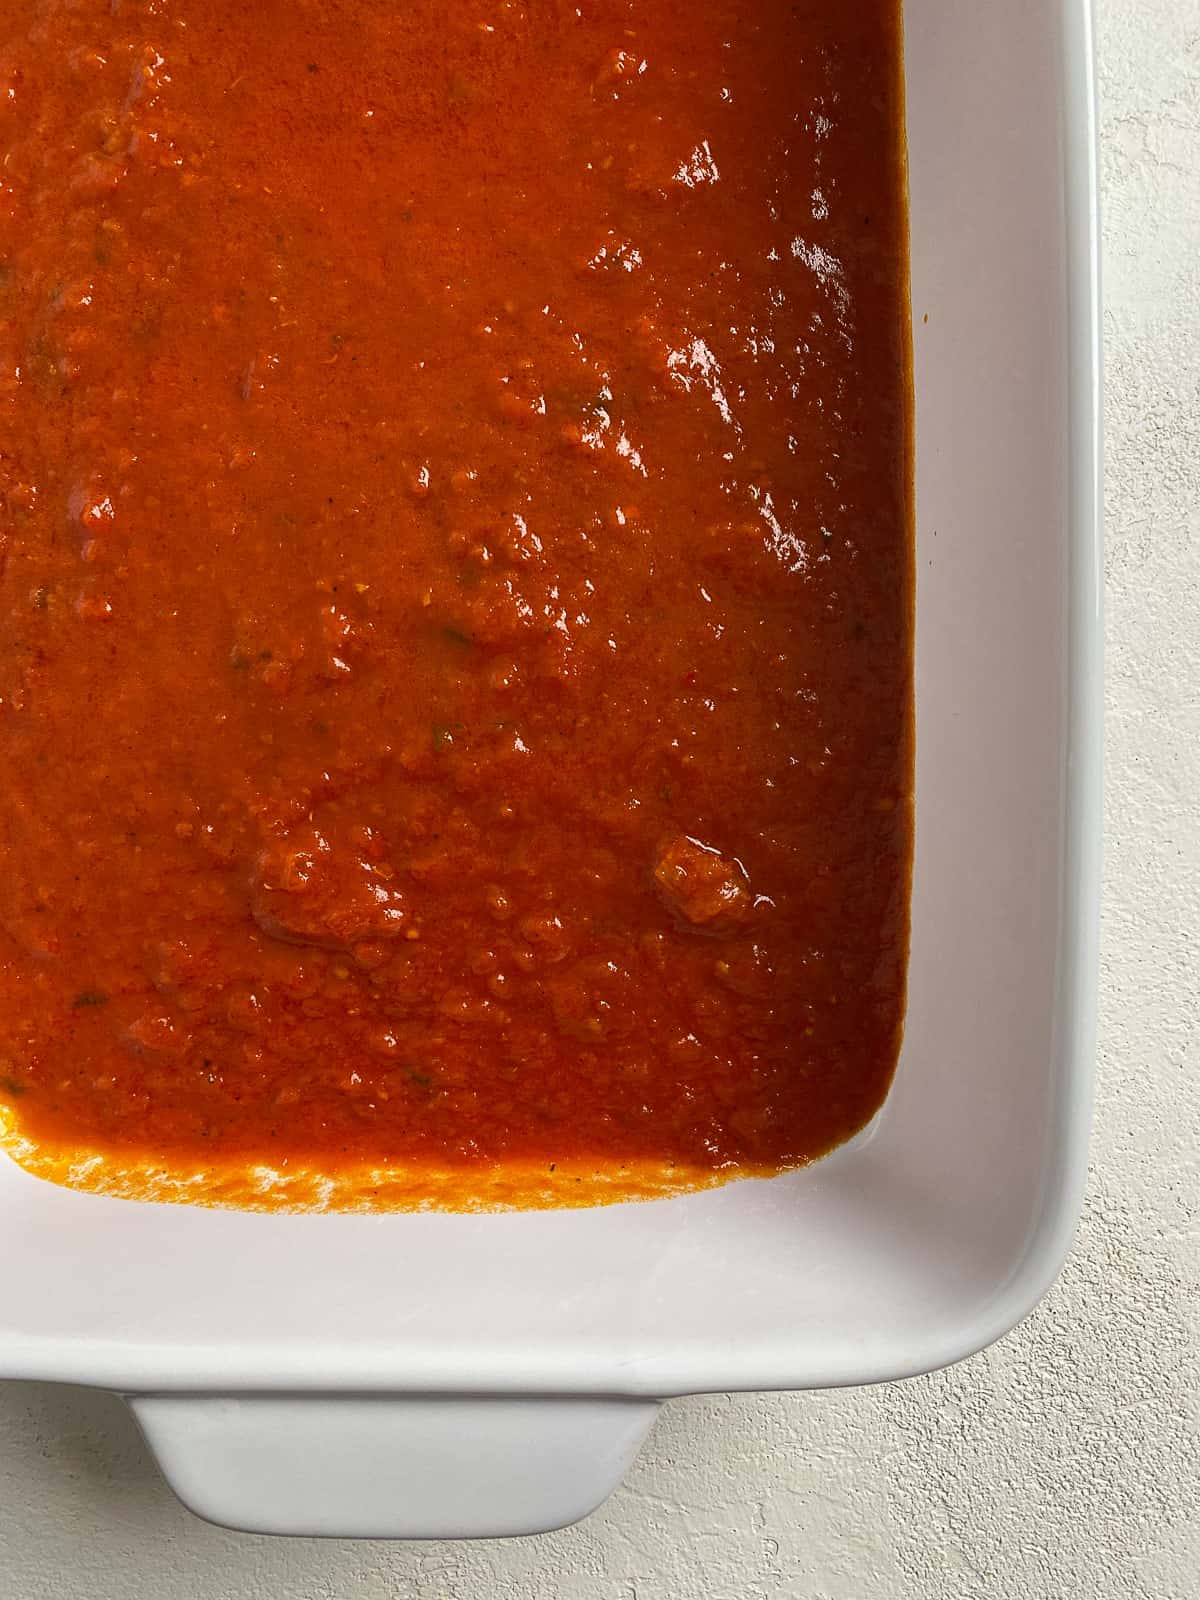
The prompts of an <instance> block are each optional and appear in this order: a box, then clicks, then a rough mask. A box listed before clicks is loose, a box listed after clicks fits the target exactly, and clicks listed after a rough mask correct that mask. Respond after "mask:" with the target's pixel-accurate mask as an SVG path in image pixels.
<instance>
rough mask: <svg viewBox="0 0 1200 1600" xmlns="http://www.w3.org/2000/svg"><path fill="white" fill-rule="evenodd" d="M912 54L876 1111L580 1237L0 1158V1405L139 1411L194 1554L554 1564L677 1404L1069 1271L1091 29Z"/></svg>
mask: <svg viewBox="0 0 1200 1600" xmlns="http://www.w3.org/2000/svg"><path fill="white" fill-rule="evenodd" d="M906 51H907V75H908V107H909V148H910V160H911V182H912V236H913V306H914V342H915V357H916V390H917V508H918V509H917V526H918V597H917V751H918V754H917V824H916V868H915V886H914V902H913V914H914V915H913V942H912V966H911V980H910V1003H909V1020H908V1030H907V1037H906V1040H905V1045H904V1051H903V1056H902V1060H901V1063H900V1068H899V1072H898V1075H897V1079H896V1084H895V1088H894V1090H893V1092H892V1095H891V1097H890V1099H889V1100H888V1102H887V1104H886V1106H885V1107H884V1110H883V1112H882V1113H881V1115H880V1116H879V1118H878V1119H877V1121H876V1122H875V1124H874V1125H873V1126H872V1127H871V1129H869V1130H868V1132H867V1133H866V1134H865V1135H863V1136H861V1137H860V1138H858V1139H857V1140H855V1141H854V1142H853V1144H852V1145H850V1146H847V1147H845V1148H844V1149H842V1150H841V1151H839V1152H836V1153H835V1154H834V1155H832V1156H831V1157H829V1158H827V1159H826V1160H824V1161H822V1162H820V1163H818V1164H817V1165H816V1166H815V1167H812V1168H810V1169H809V1170H808V1171H805V1172H800V1173H794V1174H791V1175H789V1176H786V1177H782V1178H778V1179H774V1180H771V1181H768V1182H743V1183H734V1184H731V1185H729V1186H728V1187H726V1188H723V1189H719V1190H715V1191H712V1192H709V1193H705V1194H698V1195H694V1196H690V1197H686V1198H680V1199H673V1200H665V1201H657V1202H653V1203H649V1204H643V1205H622V1206H614V1207H609V1208H603V1209H598V1210H592V1211H566V1212H548V1213H532V1214H524V1215H520V1214H518V1215H495V1216H438V1215H431V1216H411V1215H410V1216H404V1215H396V1216H378V1217H367V1216H332V1215H326V1216H316V1215H309V1216H271V1215H259V1214H248V1213H234V1212H222V1211H212V1210H203V1209H198V1208H189V1207H186V1206H168V1205H157V1204H147V1203H139V1202H134V1201H126V1200H116V1199H110V1198H102V1197H99V1196H95V1195H87V1194H82V1193H78V1192H73V1191H69V1190H66V1189H62V1188H56V1187H54V1186H52V1185H51V1184H49V1183H46V1182H43V1181H41V1180H39V1179H36V1178H33V1177H31V1176H29V1175H28V1174H26V1173H25V1172H23V1171H22V1170H21V1169H19V1168H18V1167H17V1166H15V1165H13V1164H12V1163H11V1162H9V1161H7V1160H6V1159H4V1158H0V1282H2V1283H3V1306H2V1309H0V1372H3V1373H4V1374H6V1375H8V1376H12V1377H22V1378H43V1379H63V1380H70V1381H72V1382H77V1383H87V1384H97V1385H103V1386H106V1387H110V1388H115V1389H120V1390H122V1391H124V1392H126V1393H128V1394H129V1395H130V1396H131V1400H132V1404H133V1406H134V1409H135V1411H136V1412H137V1415H138V1417H139V1420H140V1422H141V1424H142V1427H143V1429H144V1430H145V1433H146V1436H147V1438H148V1439H149V1441H150V1444H151V1446H152V1448H153V1449H154V1451H155V1453H156V1454H157V1456H158V1458H159V1460H160V1462H161V1463H162V1466H163V1469H164V1471H165V1472H166V1474H167V1476H168V1478H169V1479H170V1481H171V1482H172V1483H173V1484H174V1486H175V1487H176V1489H177V1490H178V1491H179V1493H180V1494H181V1496H182V1497H183V1499H184V1500H185V1501H186V1502H187V1503H188V1504H189V1505H191V1506H192V1507H194V1508H195V1509H196V1510H197V1511H199V1512H201V1513H202V1514H203V1515H205V1516H208V1517H212V1518H214V1519H215V1520H218V1521H221V1522H226V1523H230V1524H233V1525H235V1526H240V1527H245V1528H254V1529H261V1530H278V1531H295V1532H311V1533H359V1534H480V1533H508V1532H517V1531H527V1530H534V1529H540V1528H546V1527H549V1526H552V1525H555V1524H558V1523H562V1522H565V1521H568V1520H570V1519H572V1518H574V1517H577V1516H579V1515H581V1514H582V1513H584V1512H585V1511H587V1510H588V1509H590V1508H591V1507H592V1506H594V1505H595V1504H596V1503H597V1502H598V1501H599V1500H600V1499H602V1498H603V1496H604V1495H605V1494H607V1492H608V1491H609V1490H610V1489H611V1488H612V1487H613V1485H614V1483H615V1482H616V1481H617V1480H618V1479H619V1477H620V1474H621V1472H622V1471H623V1470H624V1467H625V1466H626V1464H627V1463H628V1461H629V1460H630V1458H631V1456H632V1455H633V1453H634V1452H635V1450H636V1449H637V1445H638V1442H639V1440H640V1439H641V1437H642V1435H643V1434H644V1432H645V1430H646V1428H647V1427H648V1426H649V1425H650V1422H651V1420H652V1418H653V1416H654V1413H655V1409H656V1406H657V1403H658V1401H659V1400H660V1398H662V1397H663V1396H669V1395H673V1394H681V1393H688V1392H692V1391H697V1390H714V1389H772V1388H803V1387H818V1386H824V1385H835V1384H836V1385H844V1384H858V1383H870V1382H874V1381H877V1380H879V1379H888V1378H899V1377H903V1376H905V1375H907V1374H911V1373H916V1372H920V1371H923V1370H926V1369H928V1368H930V1367H934V1366H937V1365H939V1364H941V1363H944V1362H949V1361H955V1360H957V1359H959V1358H960V1357H962V1356H965V1355H968V1354H970V1353H971V1352H972V1351H975V1350H978V1349H979V1348H980V1346H982V1345H984V1344H986V1343H987V1342H988V1341H989V1340H991V1339H995V1338H996V1337H997V1336H998V1335H1000V1334H1001V1333H1003V1332H1004V1331H1005V1330H1006V1329H1008V1328H1009V1327H1011V1326H1012V1324H1013V1323H1014V1322H1015V1321H1017V1319H1018V1318H1020V1317H1021V1316H1023V1315H1024V1314H1025V1313H1026V1312H1027V1311H1028V1310H1029V1308H1030V1307H1031V1306H1032V1305H1033V1304H1034V1302H1035V1301H1036V1300H1037V1299H1038V1297H1039V1296H1040V1295H1041V1294H1042V1293H1043V1292H1044V1290H1045V1289H1046V1288H1047V1286H1048V1285H1049V1284H1050V1283H1051V1281H1052V1280H1053V1278H1054V1276H1055V1274H1056V1272H1057V1271H1058V1267H1059V1264H1060V1262H1061V1260H1062V1257H1063V1254H1064V1252H1065V1250H1066V1248H1067V1245H1068V1242H1069V1240H1070V1236H1071V1232H1072V1229H1073V1226H1074V1222H1075V1217H1076V1212H1077V1207H1078V1204H1079V1195H1080V1188H1081V1184H1082V1181H1083V1174H1084V1164H1085V1141H1086V1129H1087V1121H1088V1109H1089V1097H1090V1096H1089V1079H1090V1068H1091V1057H1092V1028H1093V1009H1094V997H1093V981H1094V967H1095V913H1096V893H1097V865H1098V860H1097V858H1098V833H1099V783H1100V774H1099V765H1100V732H1099V717H1098V705H1099V672H1100V664H1099V637H1100V634H1099V617H1098V606H1099V595H1098V583H1099V568H1098V563H1097V521H1096V518H1097V495H1096V474H1097V401H1098V371H1097V340H1096V316H1097V285H1096V215H1095V192H1094V171H1093V148H1092V146H1093V126H1092V85H1091V43H1090V18H1089V15H1088V8H1087V4H1086V0H1009V3H1008V4H1006V5H1003V6H988V5H963V4H962V3H961V0H909V4H908V7H907V46H906ZM926 314H928V322H926V321H925V317H926Z"/></svg>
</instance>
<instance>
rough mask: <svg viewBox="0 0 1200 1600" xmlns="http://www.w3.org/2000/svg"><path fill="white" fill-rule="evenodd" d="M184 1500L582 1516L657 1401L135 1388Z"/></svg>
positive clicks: (420, 1529) (244, 1522) (210, 1507)
mask: <svg viewBox="0 0 1200 1600" xmlns="http://www.w3.org/2000/svg"><path fill="white" fill-rule="evenodd" d="M128 1398H129V1404H130V1408H131V1410H132V1411H133V1414H134V1417H135V1418H136V1420H137V1423H138V1426H139V1428H140V1429H141V1431H142V1434H143V1436H144V1438H145V1440H146V1443H147V1444H148V1445H149V1447H150V1449H151V1451H152V1452H153V1454H154V1456H155V1459H156V1460H157V1461H158V1464H159V1466H160V1468H161V1469H162V1473H163V1476H164V1477H165V1478H166V1480H167V1482H168V1483H169V1484H170V1486H171V1488H172V1489H173V1490H174V1492H175V1494H176V1495H177V1496H178V1497H179V1499H180V1500H181V1501H182V1502H183V1504H184V1505H185V1506H187V1508H188V1509H189V1510H190V1511H194V1512H195V1513H196V1515H197V1516H200V1517H203V1518H204V1519H205V1520H206V1521H208V1522H214V1523H216V1524H218V1526H221V1527H227V1528H238V1529H240V1530H242V1531H243V1532H247V1533H271V1534H280V1533H282V1534H302V1535H305V1536H313V1535H316V1536H318V1537H322V1538H358V1539H380V1538H383V1539H416V1538H421V1539H438V1538H459V1539H462V1538H470V1539H481V1538H501V1537H510V1536H514V1535H518V1534H530V1533H546V1532H549V1531H550V1530H551V1529H553V1528H562V1527H566V1526H567V1525H568V1524H570V1523H572V1522H578V1521H579V1520H580V1519H581V1518H582V1517H586V1516H587V1515H588V1514H589V1513H590V1512H592V1511H594V1510H595V1509H596V1507H597V1506H598V1505H600V1504H601V1502H602V1501H604V1500H606V1499H607V1498H608V1496H609V1495H610V1494H611V1493H612V1491H613V1489H615V1488H616V1486H617V1484H618V1483H620V1481H621V1479H622V1478H623V1477H624V1476H625V1473H626V1471H627V1470H628V1468H629V1466H630V1464H631V1462H632V1461H633V1458H634V1457H635V1456H636V1454H637V1452H638V1450H639V1448H640V1447H641V1444H642V1441H643V1440H644V1439H645V1437H646V1434H647V1433H648V1431H649V1430H650V1428H651V1427H652V1425H653V1423H654V1418H655V1415H656V1414H657V1412H658V1402H657V1401H654V1400H597V1399H593V1398H587V1397H583V1398H581V1397H578V1396H576V1397H573V1398H571V1399H542V1398H536V1397H530V1396H511V1397H508V1398H496V1397H493V1398H484V1397H479V1396H475V1397H467V1396H462V1395H457V1396H455V1395H429V1396H412V1395H409V1396H404V1397H401V1398H397V1397H395V1396H387V1395H378V1396H374V1395H373V1396H369V1397H365V1398H354V1397H350V1396H346V1395H322V1396H314V1395H275V1396H271V1395H249V1396H247V1395H206V1396H194V1395H138V1396H130V1397H128Z"/></svg>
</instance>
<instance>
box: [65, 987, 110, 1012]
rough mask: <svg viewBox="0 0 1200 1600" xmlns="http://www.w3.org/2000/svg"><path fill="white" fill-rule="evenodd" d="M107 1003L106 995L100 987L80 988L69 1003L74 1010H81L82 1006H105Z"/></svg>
mask: <svg viewBox="0 0 1200 1600" xmlns="http://www.w3.org/2000/svg"><path fill="white" fill-rule="evenodd" d="M107 1004H108V996H107V995H106V994H105V993H104V991H103V990H102V989H81V990H80V991H79V993H78V994H77V995H76V996H75V998H74V1000H72V1001H71V1005H72V1006H73V1007H74V1009H75V1010H76V1011H80V1010H82V1008H83V1007H84V1006H106V1005H107Z"/></svg>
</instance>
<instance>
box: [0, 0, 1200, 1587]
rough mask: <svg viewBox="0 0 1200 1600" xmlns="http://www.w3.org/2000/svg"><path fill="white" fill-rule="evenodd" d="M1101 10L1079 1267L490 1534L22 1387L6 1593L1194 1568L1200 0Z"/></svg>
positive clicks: (1064, 1576) (9, 1418)
mask: <svg viewBox="0 0 1200 1600" xmlns="http://www.w3.org/2000/svg"><path fill="white" fill-rule="evenodd" d="M968 3H971V4H983V3H984V0H968ZM1099 20H1100V45H1101V100H1102V105H1101V123H1102V159H1103V181H1104V201H1105V252H1106V295H1105V298H1106V307H1107V309H1106V314H1105V342H1106V355H1107V361H1108V405H1107V413H1108V418H1107V428H1108V481H1107V500H1108V558H1107V570H1108V652H1109V653H1108V662H1109V666H1108V673H1109V689H1108V702H1109V710H1108V752H1109V754H1108V760H1109V769H1108V771H1109V776H1108V808H1107V826H1108V835H1107V837H1108V846H1107V850H1108V859H1107V868H1106V895H1105V912H1104V955H1103V970H1102V974H1101V1011H1100V1030H1101V1049H1100V1083H1099V1101H1098V1107H1097V1125H1096V1134H1095V1142H1094V1148H1093V1170H1092V1182H1091V1190H1090V1195H1089V1199H1088V1204H1087V1209H1086V1212H1085V1215H1084V1219H1083V1225H1082V1229H1081V1233H1080V1238H1079V1243H1078V1246H1077V1248H1076V1251H1075V1254H1074V1256H1073V1257H1072V1259H1071V1261H1070V1263H1069V1265H1068V1267H1067V1269H1066V1272H1065V1273H1064V1275H1063V1278H1062V1281H1061V1282H1060V1284H1059V1285H1058V1286H1057V1287H1056V1288H1055V1290H1054V1291H1053V1292H1052V1293H1051V1294H1050V1296H1049V1298H1048V1299H1047V1301H1046V1302H1045V1304H1044V1305H1043V1306H1042V1307H1041V1308H1040V1309H1039V1310H1038V1311H1037V1312H1036V1313H1035V1314H1034V1316H1033V1317H1031V1318H1030V1320H1029V1321H1028V1322H1026V1323H1025V1324H1024V1325H1023V1326H1022V1327H1021V1328H1019V1329H1017V1331H1016V1332H1015V1333H1013V1334H1011V1335H1010V1336H1009V1337H1008V1338H1007V1339H1005V1340H1003V1341H1002V1342H1001V1343H1000V1344H999V1345H997V1346H995V1347H994V1348H993V1349H991V1350H989V1351H986V1352H985V1353H984V1354H983V1355H981V1356H977V1357H976V1358H975V1359H974V1360H972V1361H968V1362H966V1363H964V1364H963V1365H961V1366H958V1367H955V1368H953V1369H952V1370H951V1371H949V1372H944V1373H939V1374H936V1375H935V1376H933V1377H930V1378H925V1379H921V1380H918V1381H916V1382H912V1383H907V1384H897V1385H889V1386H886V1387H882V1388H878V1389H874V1390H870V1391H858V1392H846V1393H838V1394H826V1395H794V1396H762V1397H745V1398H737V1399H709V1400H696V1401H680V1402H676V1403H674V1404H673V1405H671V1406H670V1407H668V1408H667V1409H666V1411H665V1412H664V1414H663V1417H662V1420H661V1422H660V1423H659V1424H658V1427H657V1429H656V1430H655V1432H654V1434H653V1435H652V1437H651V1440H650V1442H649V1444H648V1446H647V1448H646V1450H645V1451H644V1453H643V1455H642V1457H641V1460H640V1461H639V1463H638V1465H637V1466H636V1467H635V1469H634V1470H633V1472H632V1473H631V1474H630V1477H629V1479H628V1481H627V1483H626V1484H625V1486H624V1487H623V1488H622V1489H621V1490H620V1491H619V1492H618V1493H617V1494H616V1495H615V1496H614V1497H613V1499H612V1500H611V1501H610V1502H609V1503H608V1505H607V1506H605V1507H604V1508H603V1509H602V1510H600V1511H599V1512H598V1513H597V1514H596V1515H595V1516H593V1517H592V1518H591V1519H590V1520H589V1521H587V1522H585V1523H584V1524H582V1525H581V1526H579V1527H577V1528H573V1529H569V1530H567V1531H566V1532H564V1533H559V1534H551V1535H548V1536H546V1537H545V1538H542V1539H521V1540H511V1541H505V1542H503V1543H497V1544H485V1545H466V1544H425V1545H411V1546H403V1545H387V1544H373V1543H372V1544H352V1543H341V1542H337V1543H321V1542H318V1541H310V1540H297V1541H289V1540H281V1539H261V1538H251V1537H245V1536H241V1535H237V1534H229V1533H223V1532H220V1531H218V1530H217V1529H215V1528H210V1527H208V1526H206V1525H205V1524H203V1523H200V1522H198V1521H196V1520H195V1519H193V1518H191V1517H190V1516H188V1514H187V1513H186V1512H184V1511H183V1510H182V1509H181V1508H180V1507H179V1506H177V1505H176V1503H175V1502H174V1500H173V1499H172V1498H171V1495H170V1494H169V1492H168V1491H167V1489H166V1488H165V1487H164V1486H163V1485H162V1483H161V1482H160V1481H159V1480H158V1478H157V1475H156V1473H155V1470H154V1468H153V1466H152V1465H151V1464H150V1462H149V1461H148V1459H147V1457H146V1454H145V1451H144V1450H143V1448H142V1446H141V1444H140V1442H139V1440H138V1438H137V1435H136V1434H135V1432H134V1429H133V1426H132V1423H131V1422H130V1421H129V1420H128V1419H127V1417H126V1414H125V1412H124V1409H123V1407H122V1406H121V1404H120V1403H119V1402H118V1401H116V1400H115V1399H112V1398H110V1397H106V1396H103V1395H99V1396H97V1395H89V1394H86V1393H81V1392H78V1391H73V1390H67V1389H57V1390H56V1389H51V1388H45V1387H41V1386H37V1385H33V1384H9V1385H4V1386H2V1387H0V1595H3V1597H4V1600H84V1597H86V1600H468V1597H469V1600H768V1597H774V1596H780V1597H787V1600H875V1597H876V1596H879V1597H881V1600H1066V1597H1071V1600H1075V1597H1078V1600H1127V1597H1128V1600H1135V1597H1136V1600H1142V1597H1145V1600H1195V1597H1196V1596H1200V1531H1198V1529H1200V1524H1198V1522H1197V1513H1196V1509H1195V1504H1196V1502H1197V1499H1198V1497H1200V1417H1198V1409H1200V1407H1198V1395H1200V1372H1198V1368H1200V1362H1198V1359H1197V1357H1198V1351H1200V1326H1198V1324H1200V1317H1198V1316H1197V1304H1198V1301H1200V1293H1198V1290H1200V1228H1198V1225H1197V1206H1196V1201H1197V1195H1198V1193H1200V1163H1198V1159H1197V1152H1198V1150H1200V1109H1198V1108H1200V1085H1197V1083H1196V1082H1195V1074H1196V1072H1197V1068H1198V1067H1200V1050H1198V1049H1197V1031H1198V1026H1200V984H1198V978H1197V975H1198V972H1200V961H1198V959H1197V944H1198V940H1200V915H1198V914H1197V913H1198V907H1200V828H1198V827H1197V821H1198V811H1200V807H1198V805H1197V792H1198V790H1200V0H1100V19H1099Z"/></svg>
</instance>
